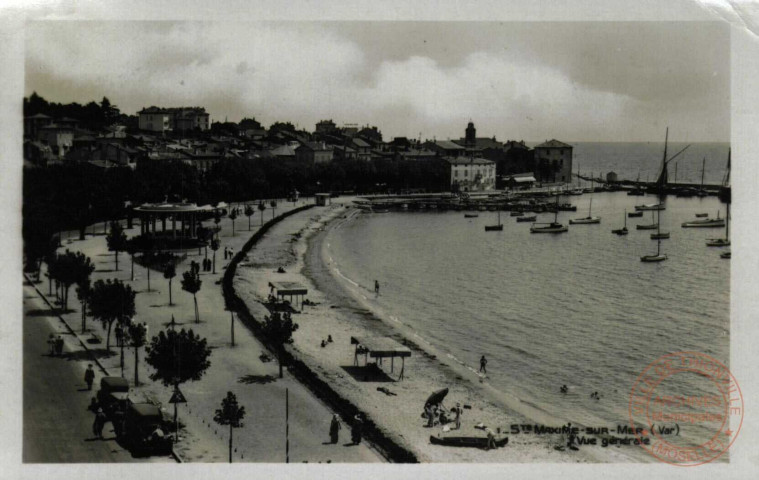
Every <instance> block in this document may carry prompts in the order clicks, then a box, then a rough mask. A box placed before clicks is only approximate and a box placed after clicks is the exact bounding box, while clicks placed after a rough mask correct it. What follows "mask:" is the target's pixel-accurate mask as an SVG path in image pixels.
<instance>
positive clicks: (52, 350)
mask: <svg viewBox="0 0 759 480" xmlns="http://www.w3.org/2000/svg"><path fill="white" fill-rule="evenodd" d="M47 344H48V346H50V356H51V357H52V356H53V355H55V335H53V334H52V333H51V334H50V336H49V337H47Z"/></svg>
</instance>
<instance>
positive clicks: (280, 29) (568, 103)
mask: <svg viewBox="0 0 759 480" xmlns="http://www.w3.org/2000/svg"><path fill="white" fill-rule="evenodd" d="M557 25H558V26H555V27H551V26H547V25H543V24H537V25H536V26H534V27H530V28H528V26H526V25H524V24H517V26H509V27H508V28H505V27H502V26H499V25H495V24H487V27H479V26H478V25H476V24H460V23H459V24H455V26H454V27H452V30H453V33H455V32H459V33H461V34H462V35H460V36H459V37H458V38H459V39H460V41H459V44H457V43H456V42H455V39H450V38H448V37H446V36H445V35H443V33H444V32H443V33H435V32H437V31H438V30H444V29H440V28H438V29H437V30H435V29H433V28H432V26H429V25H423V26H422V27H417V26H409V27H408V32H409V35H408V36H407V37H404V36H403V31H404V28H406V27H404V25H399V24H392V28H391V27H386V28H383V27H382V26H381V25H380V26H378V25H375V24H371V28H369V27H368V26H367V28H366V29H365V30H366V31H367V32H370V33H371V34H362V29H361V28H360V27H361V25H360V24H358V25H356V24H351V25H350V28H340V26H339V25H338V26H335V25H331V24H323V23H306V22H288V23H202V22H181V23H172V22H50V21H47V22H37V23H33V24H31V25H30V28H29V29H28V36H27V52H28V53H27V93H30V92H31V91H32V90H35V89H36V90H37V91H38V93H40V94H41V95H42V96H44V97H46V98H51V99H53V100H56V101H72V100H76V101H88V100H90V99H95V100H97V99H99V98H100V97H101V96H108V97H109V98H110V99H111V100H112V101H113V102H114V103H116V104H117V105H118V106H119V107H120V108H121V109H122V110H123V111H125V112H128V113H133V112H135V111H137V110H139V109H140V108H142V107H146V106H149V105H165V106H178V105H202V106H205V107H206V108H208V109H209V111H210V112H211V115H212V117H213V118H214V119H217V120H220V119H223V118H224V117H228V118H229V119H230V120H238V119H240V118H242V117H244V116H255V117H256V118H258V119H259V120H261V121H262V122H264V123H265V124H271V123H273V122H274V121H278V120H283V121H284V120H289V121H292V122H294V123H298V124H299V125H300V126H301V127H304V128H307V129H313V125H314V124H315V123H316V122H317V121H318V120H320V119H323V118H333V119H334V120H335V121H336V122H337V123H343V122H345V123H361V124H365V123H370V124H374V125H377V126H379V127H380V129H381V130H383V132H384V133H385V135H386V136H395V135H398V136H412V137H415V136H416V135H418V133H419V132H422V134H423V136H425V137H427V138H431V137H433V136H436V137H437V138H445V137H452V138H458V137H460V136H462V135H463V129H464V126H465V125H466V122H467V121H468V120H469V119H470V118H472V119H473V120H474V121H475V123H476V125H477V127H478V131H479V133H478V134H479V135H481V136H493V135H497V136H498V137H499V138H500V139H504V138H507V137H508V138H520V139H521V138H524V139H527V140H532V139H535V140H542V139H544V138H546V137H560V138H564V139H567V140H593V139H615V140H626V139H629V140H637V139H647V138H652V137H653V138H658V137H659V136H660V135H659V133H660V132H659V129H660V125H659V123H661V122H662V121H664V120H662V118H669V117H672V118H676V119H677V120H681V121H685V122H688V123H689V127H688V128H690V130H691V131H692V132H693V134H694V135H699V134H703V135H711V136H709V137H705V138H706V139H707V140H709V139H713V138H715V136H714V135H715V132H716V135H717V137H718V136H720V135H723V136H724V137H726V134H725V132H726V131H729V127H725V126H724V125H723V126H722V127H720V128H721V130H714V129H713V128H711V125H710V123H709V122H710V120H711V119H712V118H714V117H718V116H719V115H718V114H717V113H715V112H714V111H712V110H715V109H716V110H718V109H719V108H720V104H718V103H715V102H714V101H711V102H703V101H702V102H701V105H698V104H695V103H694V101H693V100H694V98H697V99H700V100H703V99H704V98H708V95H709V93H710V92H712V91H718V92H720V91H721V90H719V88H717V87H719V86H720V85H721V83H720V82H722V83H725V81H726V80H725V79H718V81H717V83H716V84H713V83H708V81H707V80H708V76H706V74H705V73H704V72H705V71H706V69H705V68H702V67H698V68H701V70H697V66H696V65H693V66H692V67H690V68H689V65H688V63H689V62H683V61H678V60H676V59H675V60H669V59H667V58H659V59H656V58H657V54H651V53H646V52H645V51H637V50H635V44H636V42H638V43H641V42H642V40H640V39H638V40H636V39H635V38H634V37H630V35H625V36H623V37H622V38H621V39H620V40H619V42H617V44H615V45H609V44H608V43H609V39H611V38H613V35H612V33H610V31H611V30H613V29H612V28H611V27H610V26H609V25H604V26H603V28H601V27H599V28H601V30H603V32H602V33H596V34H594V35H589V34H588V35H583V34H582V31H576V30H573V27H572V26H571V25H570V24H566V25H565V24H557ZM586 28H589V27H587V26H586ZM646 28H648V29H650V30H652V31H651V32H649V33H648V34H647V35H646V36H645V38H649V39H654V40H653V42H654V43H656V42H664V41H665V39H666V34H662V33H661V32H662V31H666V29H657V28H655V27H646ZM478 29H486V30H488V31H487V32H486V33H487V34H483V33H478ZM625 29H626V30H627V31H628V32H629V31H630V29H631V27H630V26H629V25H627V26H626V27H625ZM383 32H384V33H385V34H386V36H387V37H388V38H384V39H383V38H382V34H383ZM412 32H415V33H413V34H412ZM464 32H468V36H467V35H463V33H464ZM499 32H500V33H499ZM552 32H553V34H554V35H556V36H555V37H553V38H552V40H551V41H548V40H546V39H547V38H549V37H550V34H551V33H552ZM448 33H451V32H448ZM536 33H539V34H540V35H539V36H537V37H535V36H534V35H535V34H536ZM390 34H392V35H390ZM435 35H437V36H435ZM499 35H506V36H504V37H503V38H499V37H498V36H499ZM657 35H658V36H659V37H660V36H662V35H664V39H660V38H659V37H657ZM536 38H540V39H542V40H540V41H539V40H536ZM488 39H493V41H492V42H490V43H489V42H488V41H487V40H488ZM557 39H560V40H561V42H559V43H558V44H557V43H556V42H557ZM600 40H605V42H606V44H603V43H604V42H602V41H600ZM680 42H681V43H682V40H680ZM643 43H644V44H645V47H646V48H649V47H650V43H645V42H643ZM507 47H508V48H507ZM549 47H550V48H549ZM383 49H384V50H387V53H386V54H384V53H383ZM618 49H625V51H626V52H627V53H624V54H623V53H620V52H619V50H618ZM454 50H455V55H453V56H452V55H451V54H450V53H451V52H453V51H454ZM642 50H644V49H642ZM659 56H661V57H666V55H661V54H659ZM652 59H653V60H652ZM688 60H690V57H689V59H688ZM662 62H665V63H667V62H669V63H672V65H674V67H673V66H672V65H670V67H668V68H665V69H660V68H657V65H660V64H661V63H662ZM690 63H698V62H695V61H694V62H690ZM598 64H601V65H604V66H606V67H608V68H600V67H598V66H597V65H598ZM594 65H595V66H594ZM699 65H700V64H699ZM675 67H676V68H675ZM709 68H711V66H709ZM720 68H721V67H720ZM717 70H718V73H719V74H720V75H722V74H724V73H725V72H722V71H721V70H719V68H718V69H717ZM688 73H692V75H690V76H689V75H688ZM670 76H671V77H676V80H669V77H670ZM705 79H706V80H705ZM688 82H691V83H693V85H689V84H688ZM657 85H658V87H657ZM715 85H716V87H715ZM678 89H680V90H681V94H679V95H678V94H677V90H678ZM696 94H697V95H696ZM67 95H68V96H69V98H66V96H67ZM72 97H73V98H72ZM705 104H706V105H707V107H708V111H707V112H706V113H707V114H706V115H705V117H704V118H705V121H703V122H702V123H703V124H704V125H703V127H699V126H698V125H696V124H695V123H694V121H693V116H694V113H695V112H698V111H699V110H701V111H703V110H704V105H705ZM715 105H716V106H715ZM723 110H724V112H726V113H724V115H723V117H725V118H726V119H727V120H728V122H727V123H728V124H729V117H728V115H729V105H725V106H724V108H723Z"/></svg>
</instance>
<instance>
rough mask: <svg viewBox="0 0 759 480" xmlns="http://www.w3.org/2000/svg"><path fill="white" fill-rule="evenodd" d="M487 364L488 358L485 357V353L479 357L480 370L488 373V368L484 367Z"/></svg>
mask: <svg viewBox="0 0 759 480" xmlns="http://www.w3.org/2000/svg"><path fill="white" fill-rule="evenodd" d="M487 366H488V359H487V358H485V355H483V356H482V358H480V371H481V372H483V373H488V369H487V368H486V367H487Z"/></svg>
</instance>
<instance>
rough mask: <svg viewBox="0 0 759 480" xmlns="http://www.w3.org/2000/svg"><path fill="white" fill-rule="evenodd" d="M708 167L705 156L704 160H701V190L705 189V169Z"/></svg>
mask: <svg viewBox="0 0 759 480" xmlns="http://www.w3.org/2000/svg"><path fill="white" fill-rule="evenodd" d="M705 168H706V157H704V160H703V162H701V191H702V192H703V191H704V169H705Z"/></svg>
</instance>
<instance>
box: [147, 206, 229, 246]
mask: <svg viewBox="0 0 759 480" xmlns="http://www.w3.org/2000/svg"><path fill="white" fill-rule="evenodd" d="M219 208H220V207H212V206H210V205H206V206H202V207H198V206H197V205H196V204H194V203H167V202H163V203H145V204H142V205H140V206H139V207H136V208H135V209H134V212H135V214H136V215H137V216H139V217H140V233H141V234H143V235H144V234H146V233H152V234H156V233H161V232H164V234H165V235H169V234H170V235H171V238H178V237H179V238H182V237H183V238H194V237H195V235H196V233H197V232H196V228H197V225H198V217H199V215H200V214H204V213H209V212H213V211H215V210H217V209H219ZM167 221H170V222H171V225H170V228H167ZM159 224H160V229H159V227H158V225H159ZM177 227H178V228H177ZM166 232H168V233H166Z"/></svg>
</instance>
